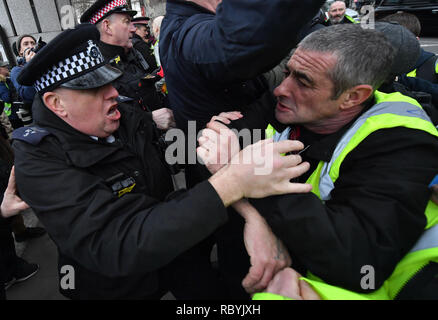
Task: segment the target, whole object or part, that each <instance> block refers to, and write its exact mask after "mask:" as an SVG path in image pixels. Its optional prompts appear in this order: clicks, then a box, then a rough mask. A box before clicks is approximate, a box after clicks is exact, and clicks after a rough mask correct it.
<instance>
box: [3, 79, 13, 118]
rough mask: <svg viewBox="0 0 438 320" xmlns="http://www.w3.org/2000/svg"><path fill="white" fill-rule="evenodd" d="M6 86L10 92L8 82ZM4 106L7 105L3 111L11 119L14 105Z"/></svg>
mask: <svg viewBox="0 0 438 320" xmlns="http://www.w3.org/2000/svg"><path fill="white" fill-rule="evenodd" d="M5 85H6V88H8V90H9V86H8V84H7V83H6V82H5ZM4 105H5V107H4V108H3V111H4V112H5V114H6V115H7V116H8V117H9V116H10V115H11V113H12V103H9V102H5V103H4Z"/></svg>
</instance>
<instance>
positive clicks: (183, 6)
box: [160, 0, 324, 129]
mask: <svg viewBox="0 0 438 320" xmlns="http://www.w3.org/2000/svg"><path fill="white" fill-rule="evenodd" d="M323 2H324V1H321V0H312V1H298V0H289V1H283V0H270V1H264V0H229V1H223V2H222V3H220V4H219V6H218V7H217V11H216V14H214V13H212V12H210V11H208V10H207V9H205V8H203V7H200V6H198V5H196V4H195V3H193V2H190V1H185V0H184V1H182V0H169V1H167V4H166V16H165V18H164V19H163V22H162V25H161V31H160V57H161V64H162V66H163V70H164V74H165V75H166V84H167V88H168V91H169V100H170V104H171V106H172V109H173V113H174V116H175V120H176V124H177V126H178V127H180V128H182V129H186V128H187V121H188V120H195V121H196V122H197V128H198V129H202V128H203V127H204V125H205V124H206V123H207V122H208V121H210V119H211V117H212V116H213V115H217V114H219V113H220V112H223V111H233V110H241V109H242V108H243V107H245V106H247V105H249V104H251V103H252V102H254V101H255V100H256V99H258V98H259V97H260V96H261V95H262V94H263V93H264V92H265V91H266V90H267V84H266V83H265V81H264V79H263V77H261V76H259V75H261V74H262V73H263V72H266V71H268V70H270V69H272V68H273V67H274V66H276V65H277V64H278V63H279V62H280V61H281V59H283V58H284V57H285V56H286V55H287V54H289V52H290V50H291V49H292V48H293V47H294V45H295V44H296V38H297V34H298V32H299V29H300V28H301V27H302V26H304V25H305V24H306V23H307V22H308V21H310V20H311V19H312V17H313V16H314V15H315V13H316V12H317V10H318V9H319V8H320V7H321V5H322V4H323ZM268 13H269V14H268Z"/></svg>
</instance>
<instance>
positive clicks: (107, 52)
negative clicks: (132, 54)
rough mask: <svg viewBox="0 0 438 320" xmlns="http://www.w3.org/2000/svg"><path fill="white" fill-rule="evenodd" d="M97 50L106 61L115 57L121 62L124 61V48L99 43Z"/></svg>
mask: <svg viewBox="0 0 438 320" xmlns="http://www.w3.org/2000/svg"><path fill="white" fill-rule="evenodd" d="M99 49H100V51H101V52H102V54H103V56H104V57H105V60H106V61H108V60H111V59H113V58H115V57H117V56H120V58H121V59H122V60H126V53H125V48H123V47H121V46H117V45H113V44H109V43H106V42H102V41H100V43H99ZM131 50H132V49H131Z"/></svg>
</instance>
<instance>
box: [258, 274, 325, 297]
mask: <svg viewBox="0 0 438 320" xmlns="http://www.w3.org/2000/svg"><path fill="white" fill-rule="evenodd" d="M300 277H301V275H300V274H299V273H298V272H296V271H295V270H294V269H292V268H285V269H283V270H281V271H279V272H278V273H277V274H276V275H275V276H274V278H273V279H272V281H271V282H270V283H269V285H268V287H267V288H266V290H265V292H269V293H274V294H278V295H281V296H283V297H289V298H291V299H295V300H321V297H320V296H319V295H318V294H317V293H316V291H315V290H313V289H312V287H311V286H310V285H309V284H308V283H307V282H306V281H304V280H300Z"/></svg>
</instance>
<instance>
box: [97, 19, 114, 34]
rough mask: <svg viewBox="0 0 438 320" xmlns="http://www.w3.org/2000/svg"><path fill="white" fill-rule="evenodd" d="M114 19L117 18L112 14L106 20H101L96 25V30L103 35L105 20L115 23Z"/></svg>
mask: <svg viewBox="0 0 438 320" xmlns="http://www.w3.org/2000/svg"><path fill="white" fill-rule="evenodd" d="M114 17H115V15H114V14H110V15H109V16H106V17H105V18H103V19H102V20H100V21H99V22H98V23H96V28H97V30H99V32H100V34H102V26H103V22H104V21H105V20H109V21H111V22H113V21H114Z"/></svg>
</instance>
